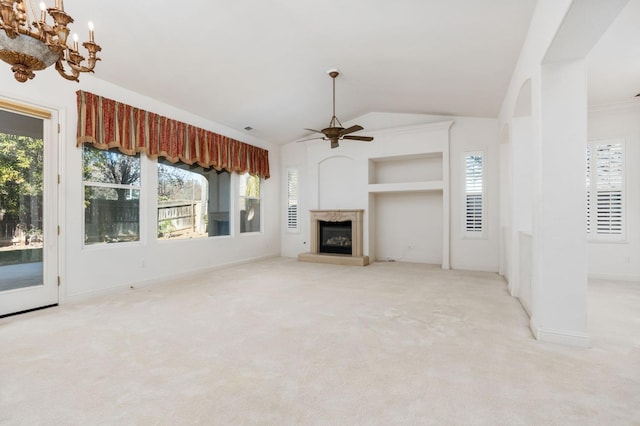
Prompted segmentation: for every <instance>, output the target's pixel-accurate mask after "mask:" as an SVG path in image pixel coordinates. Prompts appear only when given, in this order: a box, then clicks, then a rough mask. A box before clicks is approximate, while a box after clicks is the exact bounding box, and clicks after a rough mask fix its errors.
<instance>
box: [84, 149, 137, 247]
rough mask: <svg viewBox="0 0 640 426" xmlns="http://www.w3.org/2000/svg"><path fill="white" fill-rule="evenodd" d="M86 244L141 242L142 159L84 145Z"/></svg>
mask: <svg viewBox="0 0 640 426" xmlns="http://www.w3.org/2000/svg"><path fill="white" fill-rule="evenodd" d="M82 159H83V186H84V243H85V244H86V245H91V244H102V243H119V242H127V241H139V240H140V158H139V157H138V156H135V157H134V156H130V155H124V154H121V153H119V152H116V151H103V150H99V149H97V148H93V147H92V146H88V145H84V146H83V151H82Z"/></svg>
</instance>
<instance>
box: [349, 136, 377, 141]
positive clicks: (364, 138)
mask: <svg viewBox="0 0 640 426" xmlns="http://www.w3.org/2000/svg"><path fill="white" fill-rule="evenodd" d="M342 139H349V140H352V141H364V142H371V141H372V140H373V138H372V137H371V136H348V135H347V136H344V137H343V138H342Z"/></svg>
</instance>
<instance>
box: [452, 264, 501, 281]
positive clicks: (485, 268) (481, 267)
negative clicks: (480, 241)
mask: <svg viewBox="0 0 640 426" xmlns="http://www.w3.org/2000/svg"><path fill="white" fill-rule="evenodd" d="M451 269H457V270H460V271H475V272H493V273H496V274H497V273H498V266H486V265H461V264H459V263H456V264H455V265H454V264H451ZM501 276H502V275H501ZM503 278H504V277H503Z"/></svg>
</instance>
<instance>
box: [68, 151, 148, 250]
mask: <svg viewBox="0 0 640 426" xmlns="http://www.w3.org/2000/svg"><path fill="white" fill-rule="evenodd" d="M85 148H90V149H95V150H97V151H112V152H115V153H117V154H119V155H123V156H128V155H127V154H123V153H121V152H119V151H117V150H116V149H108V150H102V149H99V148H96V147H94V146H92V145H89V144H83V145H82V146H81V151H80V162H81V164H82V169H81V171H80V173H81V174H82V177H81V191H82V192H81V194H82V197H81V200H82V202H81V204H80V208H81V210H80V217H81V218H82V220H81V223H82V228H81V229H82V249H83V250H96V249H115V248H116V247H123V246H139V245H144V244H146V230H147V227H146V225H147V218H146V215H145V214H144V212H145V211H146V191H145V189H144V188H145V181H144V176H145V175H146V173H147V167H148V165H147V161H143V159H142V156H141V155H138V156H137V158H138V161H139V162H140V177H139V183H138V185H137V186H136V185H125V184H117V183H104V182H92V181H87V180H85V178H84V170H83V169H84V149H85ZM129 157H134V156H129ZM87 186H89V187H94V188H112V189H129V190H138V191H139V194H140V195H139V197H138V239H137V240H134V241H121V242H112V243H94V244H87V242H86V239H85V237H84V236H85V235H86V223H85V222H86V219H85V215H86V211H85V209H86V207H85V202H86V199H85V190H86V188H87Z"/></svg>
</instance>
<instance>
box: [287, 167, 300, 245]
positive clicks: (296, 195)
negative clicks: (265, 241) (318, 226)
mask: <svg viewBox="0 0 640 426" xmlns="http://www.w3.org/2000/svg"><path fill="white" fill-rule="evenodd" d="M286 171H287V175H286V176H287V177H286V179H285V186H286V193H287V199H286V206H285V223H286V226H285V227H286V230H287V232H289V233H292V234H299V233H300V174H299V171H298V168H297V167H287V169H286ZM291 174H295V178H296V184H295V188H294V190H293V191H292V188H291V185H290V178H289V176H291ZM292 201H295V206H296V211H295V215H294V216H295V219H294V220H295V226H291V222H292V215H291V213H290V211H289V209H290V208H291V206H292V204H291V203H292Z"/></svg>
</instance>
